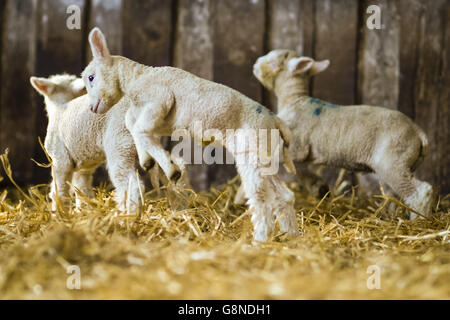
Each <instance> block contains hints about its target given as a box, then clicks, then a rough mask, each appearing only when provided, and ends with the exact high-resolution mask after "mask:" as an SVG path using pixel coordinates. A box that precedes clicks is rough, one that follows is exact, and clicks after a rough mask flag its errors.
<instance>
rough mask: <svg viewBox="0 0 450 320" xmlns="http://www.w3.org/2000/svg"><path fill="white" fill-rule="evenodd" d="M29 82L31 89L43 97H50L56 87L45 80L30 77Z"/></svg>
mask: <svg viewBox="0 0 450 320" xmlns="http://www.w3.org/2000/svg"><path fill="white" fill-rule="evenodd" d="M30 82H31V85H32V86H33V88H35V89H36V91H37V92H39V93H40V94H42V95H43V96H49V95H51V94H52V92H53V90H55V87H56V84H54V83H53V82H51V81H50V80H48V79H46V78H37V77H31V78H30Z"/></svg>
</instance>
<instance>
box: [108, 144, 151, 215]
mask: <svg viewBox="0 0 450 320" xmlns="http://www.w3.org/2000/svg"><path fill="white" fill-rule="evenodd" d="M122 148H123V146H122ZM130 148H131V147H130ZM130 148H129V149H130ZM111 149H112V150H106V151H107V152H106V155H107V165H108V171H109V176H110V179H111V181H112V183H113V184H114V187H115V188H116V196H115V200H116V202H117V204H118V206H119V210H120V211H123V212H127V213H128V214H135V213H136V214H138V215H140V213H141V209H142V199H141V192H144V191H145V186H144V183H143V181H142V179H141V177H140V176H139V174H138V172H137V168H136V163H137V154H136V150H134V149H133V150H126V151H124V150H120V148H111Z"/></svg>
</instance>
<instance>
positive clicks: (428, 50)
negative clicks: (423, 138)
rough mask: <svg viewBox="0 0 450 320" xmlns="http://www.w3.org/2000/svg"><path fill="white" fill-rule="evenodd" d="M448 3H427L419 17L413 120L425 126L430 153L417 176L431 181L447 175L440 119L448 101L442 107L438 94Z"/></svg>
mask: <svg viewBox="0 0 450 320" xmlns="http://www.w3.org/2000/svg"><path fill="white" fill-rule="evenodd" d="M448 6H449V2H448V1H446V0H436V1H433V2H432V3H427V5H426V9H425V10H424V13H423V15H422V17H421V20H420V31H421V33H420V37H419V39H420V40H419V41H420V42H419V48H420V54H419V58H418V64H417V76H416V84H415V90H414V102H415V108H414V111H415V121H416V123H417V124H418V125H419V126H420V127H421V128H423V129H424V130H425V132H426V133H427V135H428V140H429V142H430V154H429V156H428V158H427V159H426V161H424V163H423V164H422V165H421V166H420V168H419V170H418V173H419V177H421V178H423V179H426V180H427V181H431V182H433V183H434V184H441V183H443V182H444V181H446V179H448V178H446V177H443V176H442V169H443V168H444V167H445V166H447V161H446V160H447V159H448V158H447V155H448V152H447V151H448V143H447V141H448V140H447V137H448V125H449V123H448V122H447V123H442V122H441V120H442V118H446V117H448V111H447V110H448V106H449V103H448V101H447V104H446V106H447V107H446V108H444V106H442V105H441V100H440V97H439V95H440V90H439V89H440V87H441V86H442V75H443V74H444V73H445V72H443V70H442V52H443V50H444V48H443V45H444V37H443V30H444V28H445V24H446V22H445V20H444V19H445V13H446V8H448ZM447 72H448V70H447ZM445 109H447V110H445ZM444 136H445V137H444ZM440 137H441V138H440Z"/></svg>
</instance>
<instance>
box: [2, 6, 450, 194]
mask: <svg viewBox="0 0 450 320" xmlns="http://www.w3.org/2000/svg"><path fill="white" fill-rule="evenodd" d="M73 4H75V5H78V6H79V7H80V9H81V11H82V28H81V30H68V29H67V28H66V24H65V21H66V19H67V17H68V14H67V13H66V9H67V6H69V5H73ZM372 4H377V5H379V6H380V8H381V20H382V29H381V30H370V29H368V28H367V27H366V20H367V18H368V17H369V14H368V13H367V12H366V11H367V7H368V6H369V5H372ZM449 16H450V0H433V1H426V2H425V1H420V0H378V1H376V3H373V1H369V0H361V1H358V0H317V1H311V0H239V1H236V0H169V1H160V0H133V1H126V0H108V1H105V0H70V1H67V0H0V17H1V25H0V28H1V33H0V35H1V39H0V55H1V59H0V61H1V63H0V75H1V84H0V150H1V151H3V150H4V149H5V148H7V147H8V148H9V149H10V159H11V161H12V164H13V168H14V169H15V170H14V172H15V178H16V179H17V181H18V182H19V183H21V184H30V183H42V182H47V181H48V179H49V171H48V170H47V169H42V168H38V167H36V165H34V163H33V162H31V161H30V159H31V158H34V159H36V160H38V161H44V160H45V158H44V156H43V153H42V150H41V149H40V147H39V145H38V144H37V137H38V136H41V137H42V138H44V135H45V128H46V125H47V119H46V115H45V110H44V108H43V101H42V98H41V97H39V96H38V95H37V94H36V93H35V92H34V91H33V90H32V89H31V87H30V85H29V81H28V79H29V77H30V76H31V75H38V76H48V75H51V74H54V73H60V72H69V73H75V74H79V73H80V72H81V71H82V69H83V67H84V66H85V65H86V63H87V62H88V61H89V60H90V59H91V54H90V52H89V48H88V45H87V39H86V38H87V34H88V32H89V30H90V29H91V28H92V27H93V26H99V27H100V28H101V29H102V30H103V31H104V32H105V34H106V36H107V38H108V43H109V46H110V49H111V52H113V53H114V54H123V55H125V56H127V57H129V58H131V59H134V60H137V61H139V62H142V63H145V64H148V65H154V66H162V65H174V66H177V67H180V68H183V69H186V70H188V71H190V72H193V73H194V74H197V75H199V76H201V77H204V78H207V79H211V80H214V81H217V82H220V83H223V84H226V85H229V86H231V87H233V88H235V89H237V90H239V91H241V92H243V93H244V94H246V95H248V96H250V97H251V98H253V99H255V100H258V101H260V102H262V103H264V104H266V105H268V106H270V107H271V108H273V109H274V110H275V109H276V107H275V106H276V99H274V97H272V96H271V95H270V94H268V93H267V92H266V91H264V90H263V89H262V87H261V86H260V85H259V84H258V83H257V81H256V80H255V79H254V77H253V75H252V65H253V63H254V61H255V60H256V58H257V57H258V56H260V55H262V54H264V53H265V52H267V51H268V50H272V49H275V48H288V49H294V50H296V51H298V52H299V53H302V54H304V55H307V56H313V57H315V58H317V59H330V60H331V66H330V68H329V69H328V70H327V71H326V72H324V73H323V74H321V75H319V76H317V77H316V78H315V79H314V80H313V83H312V88H311V91H312V94H313V95H315V96H317V97H319V98H322V99H325V100H328V101H331V102H334V103H340V104H353V103H365V104H374V105H381V106H385V107H388V108H392V109H398V110H400V111H402V112H404V113H406V114H407V115H408V116H410V117H412V118H413V119H414V120H415V121H416V122H417V123H418V124H419V125H420V126H421V127H422V128H423V129H424V130H425V131H426V132H427V134H428V136H429V139H430V144H431V148H430V156H429V157H428V158H427V159H426V161H425V163H424V164H423V166H422V167H421V168H420V170H419V174H420V176H421V177H422V178H424V179H426V180H428V181H430V182H433V183H434V184H435V185H439V186H440V187H441V192H442V193H445V194H446V193H449V192H450V182H449V180H450V179H449V171H450V161H449V154H450V152H449V151H450V150H449V142H450V141H449V139H450V133H449V128H448V127H449V121H450V119H449V117H450V116H449V98H450V92H449V90H450V75H449V74H448V71H449V61H450V57H449V55H450V54H449V52H450V41H449V39H450V19H449ZM189 171H190V177H191V180H192V181H193V184H194V185H195V186H196V188H197V189H205V188H208V187H209V186H211V185H214V184H218V183H222V182H225V181H226V180H227V179H229V178H230V177H232V176H233V175H234V174H235V171H234V169H233V168H232V167H227V166H225V167H223V166H205V165H195V166H190V167H189Z"/></svg>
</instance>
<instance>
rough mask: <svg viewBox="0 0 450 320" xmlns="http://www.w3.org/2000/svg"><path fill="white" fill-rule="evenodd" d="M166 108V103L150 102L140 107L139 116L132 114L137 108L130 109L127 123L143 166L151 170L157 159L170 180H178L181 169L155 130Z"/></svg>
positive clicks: (161, 120) (162, 118)
mask: <svg viewBox="0 0 450 320" xmlns="http://www.w3.org/2000/svg"><path fill="white" fill-rule="evenodd" d="M164 108H165V106H164V104H160V103H150V104H147V105H145V106H143V107H139V109H142V110H141V111H140V113H139V112H137V113H138V116H137V117H133V116H132V112H133V111H135V112H136V110H130V111H129V113H127V119H126V125H127V128H128V130H129V131H130V133H131V135H132V136H133V139H134V142H135V145H136V150H137V153H138V158H139V164H140V165H141V167H142V168H143V169H145V170H150V169H151V168H153V166H154V165H155V161H156V162H157V163H158V164H159V166H160V167H161V168H162V170H163V171H164V173H165V175H166V176H167V178H168V179H169V180H172V181H177V180H178V179H179V178H180V177H181V170H180V168H179V167H178V166H177V165H176V163H175V162H174V161H173V160H172V159H171V156H170V154H169V152H167V151H166V150H165V149H164V147H163V146H162V144H161V136H159V135H158V134H156V132H155V131H156V128H158V126H159V125H160V124H161V123H162V122H163V121H164V116H165V114H166V113H165V112H164ZM134 109H137V107H135V108H134ZM133 120H135V121H133ZM153 159H154V160H153Z"/></svg>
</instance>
